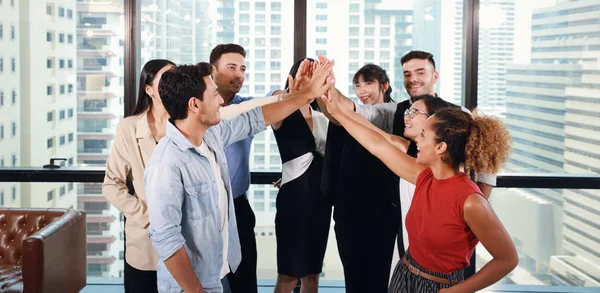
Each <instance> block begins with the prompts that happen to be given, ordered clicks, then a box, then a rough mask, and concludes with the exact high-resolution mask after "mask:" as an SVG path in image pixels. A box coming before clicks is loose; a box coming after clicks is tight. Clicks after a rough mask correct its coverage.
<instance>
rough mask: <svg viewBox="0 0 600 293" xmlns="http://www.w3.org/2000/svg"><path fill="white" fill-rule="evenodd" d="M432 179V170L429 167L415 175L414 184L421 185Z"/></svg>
mask: <svg viewBox="0 0 600 293" xmlns="http://www.w3.org/2000/svg"><path fill="white" fill-rule="evenodd" d="M432 180H433V172H432V171H431V168H427V169H425V170H423V171H422V172H421V174H419V176H417V182H416V184H415V185H416V186H419V185H423V184H424V183H427V182H431V181H432Z"/></svg>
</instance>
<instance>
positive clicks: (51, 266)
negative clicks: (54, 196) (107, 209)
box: [0, 208, 86, 293]
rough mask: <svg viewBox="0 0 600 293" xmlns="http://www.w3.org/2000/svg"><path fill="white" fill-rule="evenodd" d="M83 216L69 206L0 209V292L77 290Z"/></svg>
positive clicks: (82, 280)
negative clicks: (60, 207) (66, 207)
mask: <svg viewBox="0 0 600 293" xmlns="http://www.w3.org/2000/svg"><path fill="white" fill-rule="evenodd" d="M85 284H86V221H85V213H84V212H83V211H76V210H69V209H10V208H9V209H0V292H3V293H12V292H26V293H29V292H31V293H33V292H35V293H46V292H65V293H71V292H79V291H80V290H81V289H83V287H85Z"/></svg>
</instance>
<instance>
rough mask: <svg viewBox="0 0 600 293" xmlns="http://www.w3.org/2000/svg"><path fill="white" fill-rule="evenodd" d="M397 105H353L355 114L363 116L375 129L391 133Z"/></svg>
mask: <svg viewBox="0 0 600 293" xmlns="http://www.w3.org/2000/svg"><path fill="white" fill-rule="evenodd" d="M397 108H398V104H396V103H383V104H376V105H359V104H356V103H355V109H356V113H358V114H360V115H362V116H364V117H365V118H367V120H369V122H371V123H372V124H373V125H375V126H376V127H377V128H379V129H381V130H383V131H385V132H387V133H392V130H393V129H394V115H395V114H396V109H397Z"/></svg>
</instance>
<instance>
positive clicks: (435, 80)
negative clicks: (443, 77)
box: [433, 71, 440, 84]
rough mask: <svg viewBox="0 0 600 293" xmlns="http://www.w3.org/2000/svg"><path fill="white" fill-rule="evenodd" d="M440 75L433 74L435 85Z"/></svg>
mask: <svg viewBox="0 0 600 293" xmlns="http://www.w3.org/2000/svg"><path fill="white" fill-rule="evenodd" d="M439 77H440V74H439V73H438V72H437V71H434V72H433V83H434V84H435V83H436V82H437V81H438V78H439Z"/></svg>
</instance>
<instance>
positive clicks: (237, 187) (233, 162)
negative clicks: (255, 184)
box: [225, 95, 254, 199]
mask: <svg viewBox="0 0 600 293" xmlns="http://www.w3.org/2000/svg"><path fill="white" fill-rule="evenodd" d="M252 99H253V98H252V97H247V98H244V97H242V96H240V95H235V96H234V97H233V99H232V100H231V103H230V105H231V104H239V103H242V102H245V101H250V100H252ZM253 138H254V137H252V136H249V137H246V138H244V139H242V140H240V141H238V142H236V143H232V144H231V145H229V146H227V147H226V148H225V156H226V157H227V165H228V167H229V174H230V176H231V189H232V191H233V198H234V199H236V198H238V197H240V196H242V195H244V194H245V193H246V191H248V188H250V146H251V145H252V139H253Z"/></svg>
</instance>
